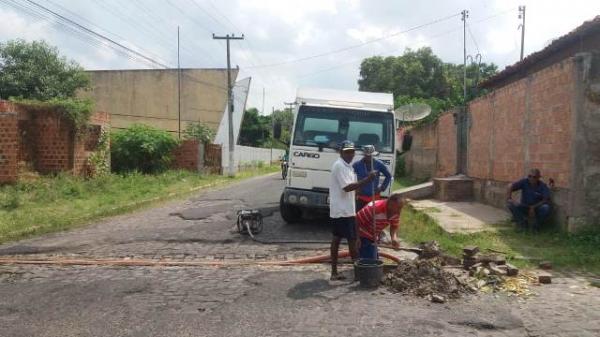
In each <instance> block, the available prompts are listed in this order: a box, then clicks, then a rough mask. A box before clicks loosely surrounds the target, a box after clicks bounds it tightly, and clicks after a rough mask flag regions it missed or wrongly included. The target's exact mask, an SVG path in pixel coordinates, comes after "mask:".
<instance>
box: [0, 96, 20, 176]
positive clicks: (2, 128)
mask: <svg viewBox="0 0 600 337" xmlns="http://www.w3.org/2000/svg"><path fill="white" fill-rule="evenodd" d="M6 110H9V111H6ZM10 110H11V109H10V107H9V106H8V105H6V104H3V103H2V102H0V183H9V182H14V181H16V180H17V156H18V152H19V150H18V135H17V130H18V120H17V113H16V112H14V111H12V112H11V111H10Z"/></svg>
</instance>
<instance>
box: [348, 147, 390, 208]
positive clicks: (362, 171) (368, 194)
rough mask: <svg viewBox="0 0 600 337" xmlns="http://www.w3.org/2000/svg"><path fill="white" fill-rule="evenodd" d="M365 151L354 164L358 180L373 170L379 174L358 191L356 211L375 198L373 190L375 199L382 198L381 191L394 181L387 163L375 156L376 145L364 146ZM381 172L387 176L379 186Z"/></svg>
mask: <svg viewBox="0 0 600 337" xmlns="http://www.w3.org/2000/svg"><path fill="white" fill-rule="evenodd" d="M363 153H364V156H363V158H362V159H361V160H359V161H357V162H356V163H354V164H353V165H352V166H353V167H354V172H356V176H357V178H358V180H361V179H364V178H366V177H367V176H368V175H369V172H371V171H376V173H377V176H376V177H375V179H373V181H371V182H370V183H368V184H365V185H363V186H362V187H361V188H360V189H359V190H357V191H356V194H357V197H356V212H358V211H359V210H360V209H361V208H363V207H365V205H366V204H368V203H369V202H371V201H372V200H373V192H375V200H378V199H380V198H381V197H380V193H381V192H382V191H385V189H387V188H388V186H389V185H390V182H391V181H392V175H391V174H390V171H389V170H388V169H387V167H386V166H385V164H384V163H382V162H381V161H380V160H377V159H375V158H373V156H374V155H376V153H375V147H374V146H372V145H366V146H364V147H363ZM371 159H373V166H374V169H372V168H371ZM381 174H383V175H384V176H385V180H384V181H383V183H382V184H381V186H379V177H380V175H381Z"/></svg>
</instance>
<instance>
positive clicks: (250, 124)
mask: <svg viewBox="0 0 600 337" xmlns="http://www.w3.org/2000/svg"><path fill="white" fill-rule="evenodd" d="M270 138H271V116H261V115H260V114H259V113H258V109H256V108H250V109H248V110H246V112H245V113H244V118H243V119H242V125H241V127H240V138H239V141H238V143H239V144H240V145H246V146H254V147H261V146H264V145H265V144H267V143H268V141H269V139H270Z"/></svg>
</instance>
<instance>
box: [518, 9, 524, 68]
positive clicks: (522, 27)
mask: <svg viewBox="0 0 600 337" xmlns="http://www.w3.org/2000/svg"><path fill="white" fill-rule="evenodd" d="M519 19H521V20H522V21H521V24H520V25H519V28H521V59H520V60H521V61H523V50H524V49H525V6H519Z"/></svg>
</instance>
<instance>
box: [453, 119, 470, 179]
mask: <svg viewBox="0 0 600 337" xmlns="http://www.w3.org/2000/svg"><path fill="white" fill-rule="evenodd" d="M455 116H456V119H455V123H456V173H457V174H465V175H466V174H467V161H468V157H467V154H468V146H469V145H468V144H469V113H468V110H467V109H466V107H460V108H457V109H456V115H455Z"/></svg>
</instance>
